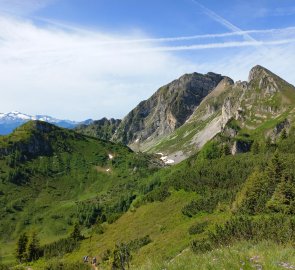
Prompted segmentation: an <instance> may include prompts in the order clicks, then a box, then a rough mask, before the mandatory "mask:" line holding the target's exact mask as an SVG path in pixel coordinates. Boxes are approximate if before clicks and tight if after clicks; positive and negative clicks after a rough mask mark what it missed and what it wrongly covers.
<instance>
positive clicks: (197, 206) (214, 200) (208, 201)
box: [182, 196, 218, 217]
mask: <svg viewBox="0 0 295 270" xmlns="http://www.w3.org/2000/svg"><path fill="white" fill-rule="evenodd" d="M217 204H218V197H216V196H215V197H213V196H212V197H201V198H199V199H197V200H193V201H191V202H190V203H189V204H187V205H186V206H184V207H183V209H182V213H183V214H184V215H186V216H188V217H193V216H194V215H196V214H198V213H200V212H207V213H212V212H213V211H214V209H215V208H216V205H217Z"/></svg>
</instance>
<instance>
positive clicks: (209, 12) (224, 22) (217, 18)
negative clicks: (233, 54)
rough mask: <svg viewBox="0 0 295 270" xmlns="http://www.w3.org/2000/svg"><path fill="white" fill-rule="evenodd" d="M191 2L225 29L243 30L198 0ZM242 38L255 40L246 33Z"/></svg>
mask: <svg viewBox="0 0 295 270" xmlns="http://www.w3.org/2000/svg"><path fill="white" fill-rule="evenodd" d="M192 2H193V3H195V4H196V5H198V6H199V7H200V8H201V9H202V10H203V11H204V13H205V14H207V15H208V16H209V17H210V18H212V19H213V20H215V21H216V22H218V23H220V24H222V25H223V26H225V27H226V28H227V29H229V30H231V31H233V32H243V30H242V29H241V28H239V27H237V26H236V25H233V24H232V23H231V22H229V21H228V20H226V19H225V18H223V17H221V16H219V15H218V14H216V13H215V12H214V11H212V10H211V9H209V8H207V7H205V6H203V5H202V4H200V3H199V2H198V1H196V0H192ZM243 36H244V38H245V39H246V40H250V41H256V40H255V39H254V38H253V37H251V36H250V35H249V34H248V33H245V34H244V35H243Z"/></svg>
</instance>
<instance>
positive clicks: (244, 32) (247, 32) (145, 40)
mask: <svg viewBox="0 0 295 270" xmlns="http://www.w3.org/2000/svg"><path fill="white" fill-rule="evenodd" d="M36 19H38V20H40V21H44V22H46V23H48V24H50V25H56V26H58V27H61V28H63V29H68V30H71V31H74V32H79V33H82V34H86V35H90V36H93V37H95V36H96V35H97V34H96V33H95V32H93V31H89V30H85V29H81V28H78V27H75V26H71V25H68V24H64V23H60V22H56V21H52V20H48V19H44V18H40V17H36ZM233 27H235V26H233ZM233 29H234V28H232V29H230V30H233ZM235 29H237V31H234V32H225V33H220V34H203V35H191V36H178V37H160V38H141V39H119V40H116V41H113V40H101V41H97V42H96V44H97V45H108V44H125V43H126V44H128V43H156V42H159V43H160V42H175V41H176V42H177V41H190V40H198V39H207V38H223V37H233V36H245V35H250V34H275V33H277V32H283V31H284V32H289V31H295V26H291V27H287V28H272V29H259V30H257V29H251V30H241V29H240V28H237V27H236V28H235ZM251 38H252V37H251ZM98 39H101V37H98ZM251 40H252V41H255V39H253V38H252V39H251Z"/></svg>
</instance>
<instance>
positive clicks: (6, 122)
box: [0, 111, 92, 135]
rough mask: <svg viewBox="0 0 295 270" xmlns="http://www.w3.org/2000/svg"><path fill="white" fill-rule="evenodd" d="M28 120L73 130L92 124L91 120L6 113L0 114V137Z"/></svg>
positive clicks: (15, 112)
mask: <svg viewBox="0 0 295 270" xmlns="http://www.w3.org/2000/svg"><path fill="white" fill-rule="evenodd" d="M30 120H39V121H43V122H47V123H51V124H54V125H56V126H59V127H63V128H70V129H71V128H75V127H76V126H78V125H82V124H90V123H91V122H92V120H91V119H89V120H86V121H83V122H77V121H71V120H61V119H57V118H54V117H51V116H48V115H35V116H32V115H28V114H25V113H21V112H18V111H13V112H8V113H0V135H6V134H9V133H11V132H12V131H13V130H14V129H15V128H17V127H19V126H21V125H22V124H24V123H26V122H28V121H30Z"/></svg>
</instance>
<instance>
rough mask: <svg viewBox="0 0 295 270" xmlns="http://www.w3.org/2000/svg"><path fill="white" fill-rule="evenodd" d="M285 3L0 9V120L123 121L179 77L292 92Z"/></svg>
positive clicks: (15, 0)
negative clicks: (258, 81) (219, 78)
mask: <svg viewBox="0 0 295 270" xmlns="http://www.w3.org/2000/svg"><path fill="white" fill-rule="evenodd" d="M294 52H295V2H294V0H259V1H257V0H224V1H219V0H148V1H147V0H124V1H122V0H0V94H1V96H0V112H2V113H4V112H10V111H20V112H23V113H27V114H31V115H36V114H47V115H51V116H53V117H57V118H60V119H71V120H77V121H82V120H85V119H89V118H92V119H100V118H102V117H108V118H111V117H113V118H122V117H124V116H125V115H126V114H127V113H128V112H129V111H130V110H131V109H133V108H134V107H135V106H136V105H137V104H138V103H139V102H140V101H141V100H144V99H147V98H149V97H150V96H151V95H152V94H153V93H154V92H155V91H156V90H157V89H158V88H159V87H160V86H162V85H164V84H167V83H169V82H170V81H172V80H174V79H176V78H178V77H180V76H181V75H183V74H184V73H192V72H199V73H204V74H205V73H207V72H216V73H220V74H223V75H226V76H229V77H231V78H233V79H234V80H247V78H248V74H249V71H250V69H251V68H252V67H253V66H255V65H257V64H260V65H263V66H265V67H266V68H268V69H270V70H271V71H273V72H274V73H276V74H278V75H279V76H281V77H282V78H284V79H285V80H287V81H288V82H290V83H292V84H295V53H294Z"/></svg>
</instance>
